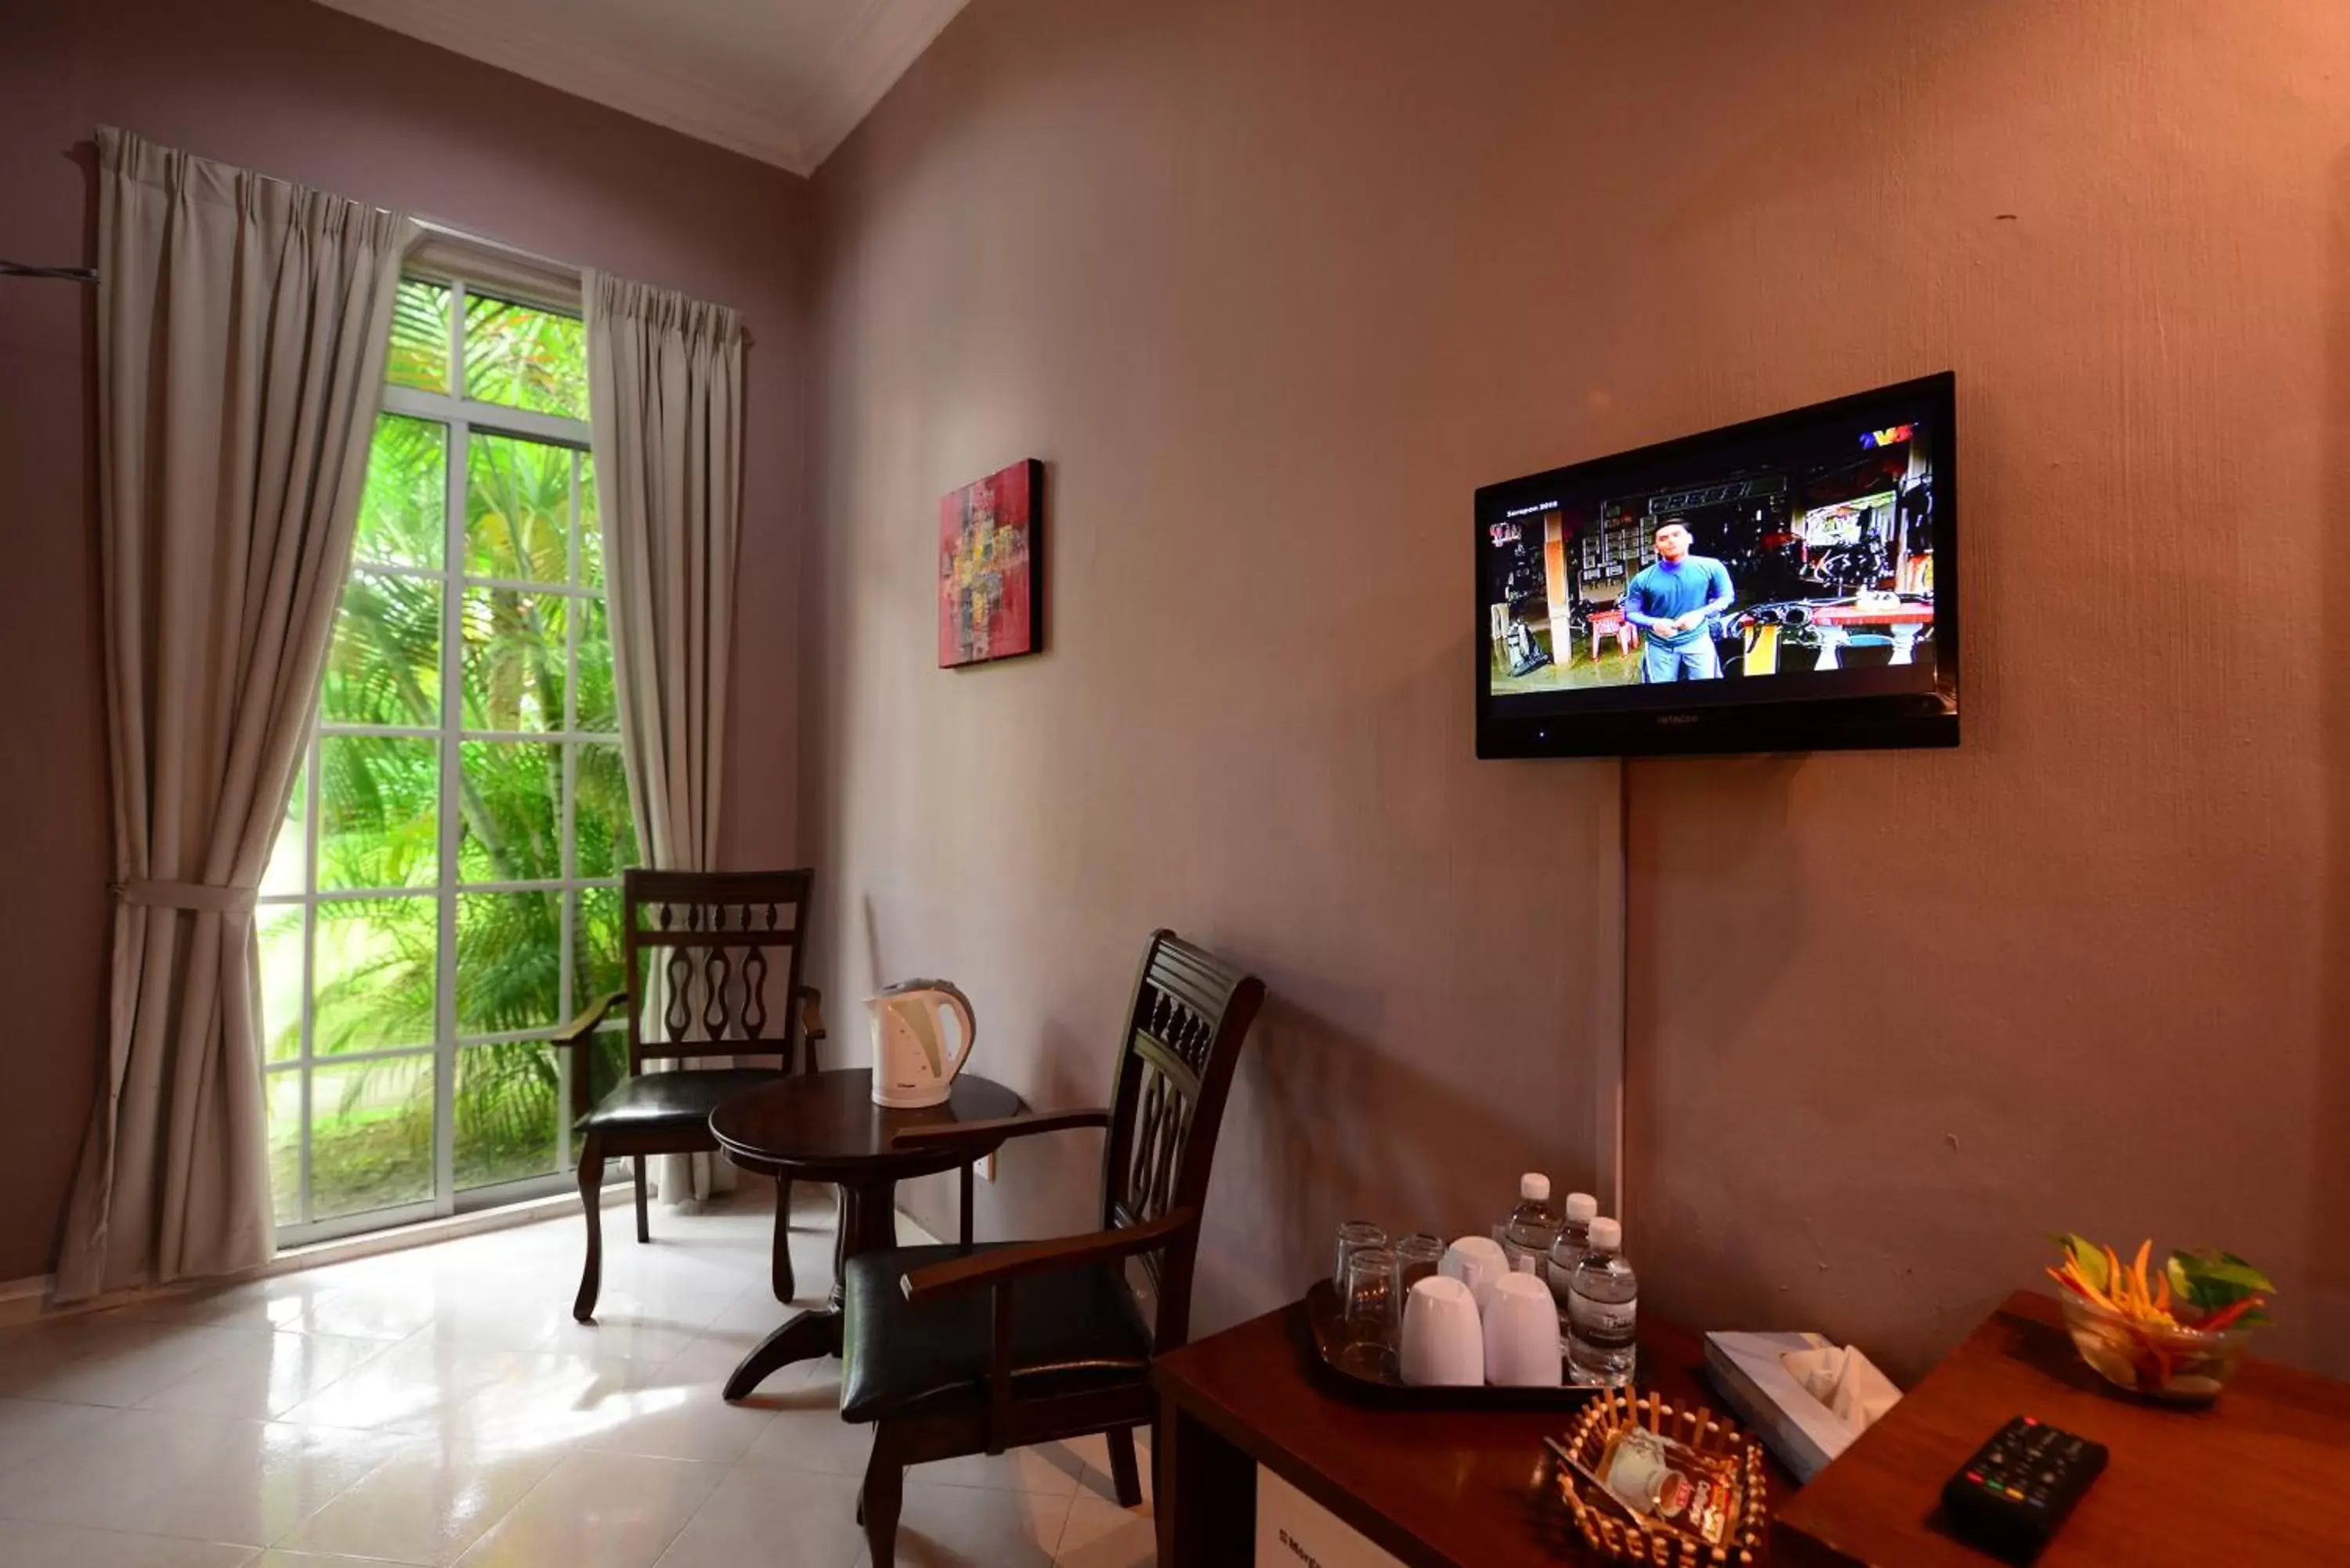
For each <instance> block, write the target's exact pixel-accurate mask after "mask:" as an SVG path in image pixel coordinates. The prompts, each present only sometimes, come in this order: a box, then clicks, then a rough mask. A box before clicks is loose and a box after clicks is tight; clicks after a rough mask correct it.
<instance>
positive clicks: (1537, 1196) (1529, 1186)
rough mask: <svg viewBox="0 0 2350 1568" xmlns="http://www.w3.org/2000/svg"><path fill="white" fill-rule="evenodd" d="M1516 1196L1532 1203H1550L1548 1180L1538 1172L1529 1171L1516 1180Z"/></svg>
mask: <svg viewBox="0 0 2350 1568" xmlns="http://www.w3.org/2000/svg"><path fill="white" fill-rule="evenodd" d="M1518 1196H1519V1197H1521V1198H1523V1199H1526V1200H1527V1201H1529V1202H1532V1203H1547V1202H1549V1201H1550V1178H1549V1177H1547V1176H1544V1174H1543V1173H1542V1172H1541V1171H1539V1170H1529V1171H1527V1172H1526V1173H1525V1174H1524V1175H1523V1176H1521V1177H1519V1178H1518Z"/></svg>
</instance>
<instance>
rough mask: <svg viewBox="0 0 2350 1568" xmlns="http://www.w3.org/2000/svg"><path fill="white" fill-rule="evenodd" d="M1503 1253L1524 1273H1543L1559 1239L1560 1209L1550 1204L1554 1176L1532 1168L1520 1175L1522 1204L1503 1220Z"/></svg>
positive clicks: (1519, 1201)
mask: <svg viewBox="0 0 2350 1568" xmlns="http://www.w3.org/2000/svg"><path fill="white" fill-rule="evenodd" d="M1494 1240H1495V1241H1499V1242H1501V1243H1502V1252H1503V1256H1505V1257H1507V1258H1508V1259H1509V1260H1510V1267H1512V1268H1513V1269H1515V1270H1516V1271H1517V1272H1520V1273H1522V1274H1534V1273H1539V1272H1541V1271H1542V1264H1543V1260H1544V1258H1547V1257H1549V1256H1550V1246H1551V1243H1552V1242H1553V1241H1557V1240H1558V1210H1555V1209H1553V1208H1552V1207H1551V1206H1550V1178H1549V1177H1547V1176H1544V1175H1543V1174H1542V1173H1541V1172H1540V1171H1537V1170H1530V1171H1528V1172H1526V1174H1525V1175H1523V1176H1521V1177H1519V1178H1518V1206H1517V1207H1516V1208H1515V1209H1513V1210H1510V1217H1509V1218H1508V1219H1507V1220H1503V1221H1502V1231H1501V1234H1500V1235H1498V1236H1496V1237H1495V1238H1494Z"/></svg>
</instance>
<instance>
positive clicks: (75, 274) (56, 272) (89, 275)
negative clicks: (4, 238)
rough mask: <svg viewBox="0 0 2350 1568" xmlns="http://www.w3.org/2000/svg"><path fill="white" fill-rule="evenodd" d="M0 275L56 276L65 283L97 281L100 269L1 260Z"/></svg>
mask: <svg viewBox="0 0 2350 1568" xmlns="http://www.w3.org/2000/svg"><path fill="white" fill-rule="evenodd" d="M0 277H54V278H57V279H58V280H60V281H61V282H65V283H96V282H97V281H98V269H97V268H96V267H87V266H33V265H28V264H26V263H25V262H12V261H0Z"/></svg>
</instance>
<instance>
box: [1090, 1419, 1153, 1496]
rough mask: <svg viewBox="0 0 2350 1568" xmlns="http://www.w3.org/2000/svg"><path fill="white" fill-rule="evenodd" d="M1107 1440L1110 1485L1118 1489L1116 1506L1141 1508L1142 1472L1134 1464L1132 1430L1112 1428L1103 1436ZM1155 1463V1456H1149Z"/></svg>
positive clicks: (1129, 1428)
mask: <svg viewBox="0 0 2350 1568" xmlns="http://www.w3.org/2000/svg"><path fill="white" fill-rule="evenodd" d="M1103 1435H1104V1436H1105V1437H1107V1438H1108V1439H1109V1479H1110V1484H1111V1485H1112V1486H1114V1487H1116V1488H1117V1489H1118V1507H1120V1508H1140V1507H1141V1506H1142V1472H1141V1470H1140V1469H1138V1468H1137V1467H1136V1465H1135V1462H1134V1428H1131V1427H1112V1428H1110V1429H1109V1430H1108V1431H1107V1433H1105V1434H1103ZM1151 1458H1152V1459H1153V1460H1154V1461H1155V1460H1156V1459H1157V1458H1158V1456H1157V1455H1156V1454H1153V1455H1152V1456H1151Z"/></svg>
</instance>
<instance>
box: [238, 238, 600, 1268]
mask: <svg viewBox="0 0 2350 1568" xmlns="http://www.w3.org/2000/svg"><path fill="white" fill-rule="evenodd" d="M407 276H408V278H410V279H412V280H414V281H417V282H423V283H432V284H436V285H439V286H443V287H446V288H447V289H448V290H449V345H448V348H449V366H450V389H449V390H446V391H442V392H427V391H422V390H420V389H415V388H411V387H400V386H387V387H386V388H385V389H384V390H383V403H382V412H383V413H387V414H401V415H406V416H408V417H410V418H413V419H418V420H422V421H430V422H432V423H435V424H438V425H441V426H442V427H443V428H444V430H445V431H447V437H446V440H445V442H444V444H443V454H444V462H445V472H444V473H443V476H442V477H443V482H444V489H443V497H442V545H441V548H442V559H441V566H440V567H439V568H438V569H437V570H435V569H431V568H426V567H420V566H386V565H380V564H377V563H374V562H367V561H359V560H354V561H353V562H352V564H351V566H350V568H349V571H350V575H351V576H358V575H359V574H360V573H366V574H369V575H370V576H380V577H409V578H413V579H418V580H421V581H427V582H432V583H436V584H438V585H439V587H440V590H441V687H440V693H439V697H440V720H441V722H440V723H439V724H437V725H432V726H408V725H387V724H340V723H328V722H325V721H324V720H323V718H321V717H320V716H319V715H318V714H317V713H316V712H314V713H313V715H312V717H311V722H310V733H309V736H308V739H307V742H305V752H304V755H305V758H306V765H305V767H304V770H303V785H302V787H303V789H304V791H305V794H304V799H303V803H302V833H303V844H302V889H301V891H300V892H298V893H273V894H264V895H262V896H261V897H260V898H259V899H258V900H257V903H258V906H259V909H261V910H262V911H264V912H265V911H267V910H269V909H289V908H296V907H298V908H299V909H301V910H302V1008H301V1037H300V1050H299V1051H298V1052H297V1053H296V1054H295V1055H293V1056H291V1057H288V1058H286V1060H284V1061H279V1062H269V1063H265V1064H264V1074H265V1076H264V1080H263V1083H264V1095H265V1097H266V1096H268V1093H269V1088H270V1083H271V1080H272V1079H273V1078H274V1077H275V1076H276V1075H280V1074H286V1073H293V1074H296V1075H298V1081H299V1083H300V1085H301V1096H300V1106H301V1109H300V1117H301V1122H300V1148H299V1155H298V1164H297V1167H296V1168H297V1171H298V1178H297V1179H298V1182H299V1191H298V1193H297V1195H296V1204H295V1207H294V1210H293V1211H294V1214H295V1218H294V1219H293V1220H291V1221H289V1222H287V1223H286V1224H283V1225H280V1226H279V1227H278V1228H277V1241H278V1244H279V1245H280V1246H301V1245H306V1244H307V1243H310V1242H314V1241H329V1240H332V1239H334V1238H336V1237H339V1236H347V1235H351V1234H354V1233H357V1232H360V1231H375V1230H382V1229H386V1228H389V1227H390V1226H394V1225H403V1224H411V1223H414V1222H416V1221H418V1220H431V1219H438V1218H443V1217H446V1216H448V1215H452V1214H457V1213H463V1212H468V1211H471V1210H479V1209H485V1208H492V1207H495V1206H497V1205H500V1204H505V1203H511V1202H515V1201H517V1200H520V1199H530V1198H537V1197H542V1196H546V1195H547V1194H550V1193H554V1192H558V1191H563V1190H567V1189H569V1188H570V1187H571V1186H572V1185H573V1183H574V1182H575V1180H576V1179H577V1176H576V1162H575V1161H574V1159H573V1158H572V1152H571V1116H570V1110H569V1106H570V1096H571V1075H572V1073H573V1072H574V1071H575V1070H576V1068H577V1066H579V1065H580V1064H577V1063H576V1062H575V1058H577V1057H578V1056H579V1055H580V1054H581V1053H582V1052H587V1053H589V1054H591V1055H592V1054H593V1052H594V1049H595V1044H596V1043H595V1042H593V1041H584V1042H582V1043H581V1044H580V1045H579V1047H577V1049H566V1048H561V1047H556V1048H555V1060H556V1116H555V1125H554V1126H553V1127H550V1128H549V1129H548V1135H549V1137H551V1138H552V1139H553V1141H554V1144H555V1169H554V1170H553V1171H552V1172H550V1173H548V1174H545V1175H540V1176H533V1177H525V1178H522V1179H516V1180H510V1181H503V1182H496V1183H493V1184H491V1185H488V1186H483V1187H473V1188H467V1189H463V1190H462V1191H461V1190H459V1189H458V1187H457V1177H456V1116H455V1108H456V1104H455V1102H456V1090H457V1066H458V1062H459V1059H460V1056H461V1054H462V1053H463V1051H464V1050H465V1049H466V1048H468V1047H471V1046H475V1045H493V1044H506V1043H510V1042H516V1041H527V1040H551V1039H552V1038H553V1037H554V1036H555V1034H556V1033H557V1032H558V1030H559V1029H560V1027H561V1025H562V1023H563V1019H562V1018H561V1017H558V1018H557V1019H556V1020H555V1021H554V1022H553V1023H549V1024H547V1025H546V1026H544V1027H541V1028H535V1029H524V1030H511V1031H507V1032H504V1033H480V1034H473V1033H460V1032H459V1030H458V1027H457V903H458V900H459V899H460V898H464V897H467V896H470V895H473V894H477V893H552V894H556V895H557V896H559V898H561V900H562V914H561V919H560V924H559V928H558V929H559V930H560V933H561V935H560V940H561V941H562V958H561V963H560V965H559V970H560V979H559V982H558V983H559V985H560V996H561V1000H560V1002H558V1004H557V1012H558V1013H568V1012H570V1011H571V1010H572V1009H573V1008H574V1007H576V1006H577V997H576V996H575V995H574V992H575V989H576V981H577V975H576V970H577V958H576V955H575V953H574V945H575V941H576V939H577V934H578V932H579V929H580V921H579V903H580V895H581V894H582V893H583V892H585V891H587V890H590V889H598V888H609V889H612V890H613V892H614V895H615V897H616V898H617V897H618V894H619V888H620V878H619V877H617V876H614V877H582V876H580V875H579V874H578V869H579V868H578V845H577V837H576V833H575V826H576V825H575V821H574V815H573V814H574V811H575V800H576V795H577V775H578V754H579V753H578V751H577V744H576V742H588V743H593V744H598V745H613V746H618V745H619V743H620V736H619V732H618V731H617V730H614V731H611V732H602V731H583V730H581V729H579V728H578V703H579V627H580V620H581V617H580V616H579V615H578V614H576V613H570V614H566V615H565V617H564V618H563V619H564V670H565V678H564V692H563V702H564V713H563V725H562V727H561V728H560V729H556V730H546V731H536V730H533V731H504V730H471V729H467V728H466V727H465V726H464V703H463V635H462V619H463V614H464V602H465V595H466V593H467V592H468V591H469V590H473V589H476V588H503V589H509V590H514V591H517V592H526V593H532V594H538V595H545V596H549V597H562V598H566V599H569V600H573V601H576V602H577V603H579V604H583V605H584V604H586V603H589V602H594V601H599V600H603V599H604V598H605V597H606V595H605V591H604V589H603V588H601V587H586V586H583V585H582V584H581V583H580V570H579V567H580V532H581V517H580V512H579V477H580V460H581V458H582V457H583V456H584V455H586V454H587V452H588V451H589V425H588V421H586V420H574V419H566V418H562V417H560V416H557V415H552V414H545V413H540V412H537V411H536V410H528V409H516V408H508V407H506V406H504V405H503V404H498V403H485V402H481V401H478V400H474V399H473V398H469V397H467V396H466V395H465V391H464V379H465V369H464V365H465V361H464V329H465V316H466V305H467V301H468V299H469V298H470V297H471V296H472V295H473V292H474V290H473V288H472V286H470V285H469V283H468V282H467V280H466V278H465V277H464V276H463V275H459V274H454V273H452V272H448V271H444V270H442V268H439V267H432V268H417V269H411V271H410V272H409V274H408V275H407ZM479 292H480V293H481V294H482V295H483V296H486V297H491V298H494V299H498V300H500V301H508V300H515V299H516V298H517V296H516V295H515V293H513V292H510V291H507V290H504V289H501V288H498V287H496V286H494V285H491V286H484V287H483V288H481V289H480V290H479ZM519 303H522V304H525V305H527V306H529V307H530V308H532V309H535V310H547V311H551V312H552V313H553V314H556V315H567V316H574V317H576V316H577V315H578V311H577V309H576V308H571V309H566V308H564V307H562V306H556V305H550V304H548V303H547V302H546V301H545V300H543V299H539V298H535V297H530V296H528V295H527V294H525V295H523V296H520V297H519ZM476 433H479V434H482V435H486V436H507V437H515V438H518V439H521V440H524V441H537V442H540V443H543V444H546V445H550V446H560V447H566V448H568V449H570V451H571V452H572V453H573V456H572V460H571V498H570V508H571V514H570V518H569V525H568V527H567V531H566V537H567V542H568V556H567V563H566V577H567V580H566V581H564V582H562V583H536V582H527V581H521V580H516V579H511V578H504V577H489V576H473V575H471V574H468V573H466V572H465V571H464V570H463V566H464V561H465V554H464V549H465V513H466V502H467V493H466V489H467V484H468V476H469V474H470V472H471V463H470V454H471V444H470V443H471V441H472V438H473V435H474V434H476ZM605 624H606V628H607V635H608V634H609V626H610V620H609V612H608V610H607V618H606V623H605ZM340 736H363V737H367V736H371V737H379V738H386V739H405V740H430V741H432V742H436V744H437V748H438V754H439V762H440V769H441V772H440V791H441V793H440V802H439V812H440V820H439V822H438V824H437V825H436V830H437V833H438V836H439V879H438V881H437V882H435V883H434V884H433V885H432V886H431V887H426V888H334V889H331V890H328V891H324V892H322V891H320V890H319V888H318V832H319V800H318V787H319V766H318V764H319V742H321V741H322V740H326V739H332V738H336V737H340ZM474 741H507V742H528V743H532V744H544V745H560V746H561V747H562V748H563V750H562V758H563V780H562V792H563V793H562V799H561V801H560V802H559V803H558V806H559V814H560V815H559V829H560V836H561V841H562V867H561V869H562V872H563V875H562V876H561V877H556V878H552V879H548V880H542V881H522V882H465V881H463V880H462V879H461V878H460V877H459V874H458V850H459V847H460V845H461V843H462V839H463V815H462V811H461V807H460V805H459V786H460V781H461V778H462V774H461V769H462V768H463V756H464V752H463V747H464V745H465V743H466V742H474ZM372 898H432V899H437V900H438V901H439V910H438V913H439V921H440V923H439V933H438V940H439V950H438V954H437V957H436V962H435V973H434V985H435V993H434V1014H435V1027H434V1037H433V1040H432V1044H423V1045H400V1046H388V1047H385V1048H383V1049H381V1050H371V1051H359V1052H344V1053H338V1054H325V1055H321V1054H317V1053H316V1051H315V1050H314V1045H315V1038H314V1026H315V1022H316V1020H315V1018H314V1012H315V997H314V986H315V981H316V978H317V977H316V974H315V973H314V969H315V965H316V962H317V957H316V955H317V936H318V913H317V910H318V906H319V905H321V904H341V903H354V902H359V901H362V900H366V899H372ZM624 1028H625V1023H607V1024H605V1025H604V1027H603V1028H601V1029H600V1030H599V1031H598V1034H599V1035H611V1034H616V1033H619V1032H620V1031H621V1030H622V1029H624ZM402 1059H429V1060H430V1061H431V1063H432V1196H431V1197H429V1198H426V1199H421V1200H418V1201H414V1202H410V1203H404V1204H395V1205H391V1206H389V1207H385V1208H380V1209H370V1210H363V1211H360V1212H359V1213H354V1214H344V1215H337V1216H334V1217H332V1218H329V1219H324V1220H319V1219H314V1218H312V1202H311V1199H312V1193H311V1186H312V1181H311V1139H310V1127H311V1108H312V1102H313V1098H314V1088H313V1085H314V1078H315V1074H316V1072H317V1070H318V1069H321V1068H333V1067H338V1066H343V1065H358V1064H362V1063H368V1062H385V1061H395V1060H402ZM629 1171H630V1167H629V1162H628V1161H625V1160H621V1161H615V1162H613V1167H612V1169H611V1174H610V1176H609V1177H608V1180H616V1181H625V1180H628V1179H629Z"/></svg>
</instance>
